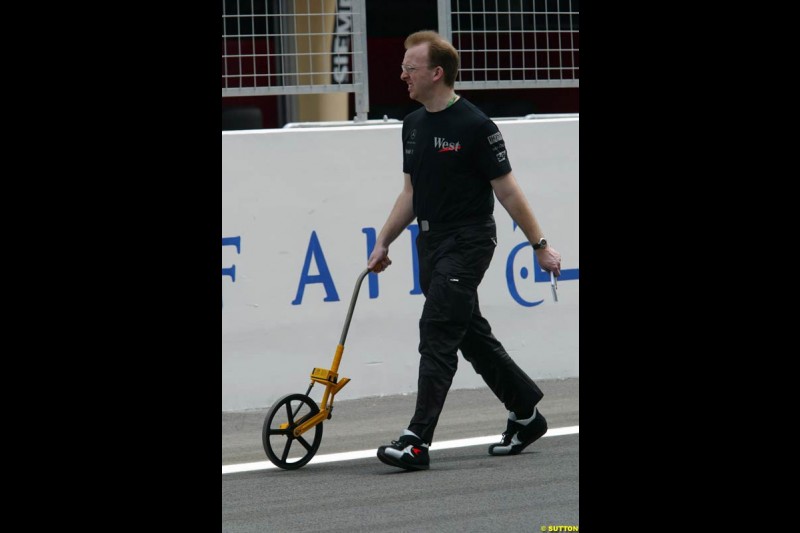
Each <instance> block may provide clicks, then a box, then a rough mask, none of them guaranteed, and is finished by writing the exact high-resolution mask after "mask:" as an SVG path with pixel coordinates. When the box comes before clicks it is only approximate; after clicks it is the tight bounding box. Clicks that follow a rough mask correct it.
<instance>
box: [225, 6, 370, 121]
mask: <svg viewBox="0 0 800 533" xmlns="http://www.w3.org/2000/svg"><path fill="white" fill-rule="evenodd" d="M222 28H223V29H222V96H223V97H231V96H262V95H289V94H319V93H341V92H347V93H354V94H355V108H356V121H366V120H367V112H368V111H369V87H368V83H367V31H366V8H365V0H222Z"/></svg>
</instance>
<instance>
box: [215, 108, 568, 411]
mask: <svg viewBox="0 0 800 533" xmlns="http://www.w3.org/2000/svg"><path fill="white" fill-rule="evenodd" d="M497 124H498V127H499V128H500V130H501V132H502V133H503V137H504V139H505V141H506V147H507V149H508V156H509V160H510V162H511V165H512V167H513V169H514V174H515V176H516V177H517V180H518V181H519V182H520V184H521V186H522V188H523V189H524V190H525V192H526V194H527V196H528V200H529V201H530V203H531V205H532V207H533V210H534V213H535V214H536V217H537V218H538V220H539V223H540V224H541V226H542V228H543V230H544V232H545V235H546V237H547V239H548V241H549V242H550V243H551V244H553V245H554V246H555V247H556V248H557V249H558V250H559V251H560V252H561V254H562V256H563V259H562V268H563V269H564V272H563V275H562V278H561V279H560V280H559V284H558V298H559V301H558V303H554V302H553V298H552V295H551V292H550V284H549V277H548V276H546V275H545V274H544V272H542V271H541V270H540V269H539V268H538V264H535V263H534V254H533V251H532V249H531V247H530V245H525V244H524V243H525V242H526V240H525V237H524V235H523V234H522V232H521V230H519V229H515V228H514V226H513V223H512V221H511V218H510V217H509V216H508V214H507V213H506V211H505V210H504V209H503V207H502V206H501V205H500V203H499V202H497V201H495V219H496V221H497V232H498V246H497V249H496V251H495V256H494V259H493V261H492V265H491V267H490V268H489V270H488V272H487V273H486V276H485V278H484V281H483V283H482V284H481V286H480V289H479V296H480V302H481V310H482V312H483V314H484V316H486V317H487V319H488V320H489V322H490V323H491V324H492V327H493V330H494V333H495V335H496V336H497V337H498V339H500V341H501V342H502V343H503V344H504V345H505V347H506V349H507V350H508V352H509V353H510V354H511V356H512V357H513V358H514V359H515V360H516V361H517V362H518V364H519V365H520V366H521V367H522V368H523V369H525V370H526V371H527V372H528V374H529V375H530V376H531V377H532V378H533V379H546V378H565V377H577V376H578V264H579V262H578V126H579V121H578V119H577V118H560V119H547V120H544V119H538V120H520V121H498V122H497ZM400 131H401V126H400V125H377V126H344V127H335V128H333V127H329V128H307V129H303V128H300V129H289V130H258V131H244V132H238V131H233V132H223V134H222V236H223V239H222V306H223V307H222V410H223V411H229V410H239V409H249V408H258V407H266V406H268V405H270V404H272V403H273V402H274V401H275V400H276V399H277V398H278V397H280V396H282V395H284V394H288V393H291V392H305V390H306V388H307V387H308V384H309V383H310V380H309V375H310V374H311V371H312V369H313V368H314V367H320V368H330V365H331V362H332V360H333V355H334V351H335V349H336V345H337V344H338V342H339V337H340V335H341V331H342V327H343V325H344V320H345V317H346V314H347V307H348V305H349V303H350V298H351V295H352V292H353V288H354V286H355V282H356V279H357V277H358V275H359V274H360V273H361V272H362V271H363V270H364V269H365V268H366V260H367V256H368V246H371V243H372V242H374V239H375V237H376V235H377V233H378V232H380V229H381V227H382V226H383V223H384V222H385V220H386V217H387V215H388V214H389V211H390V210H391V208H392V205H393V204H394V201H395V199H396V197H397V194H398V193H399V192H400V190H401V188H402V184H403V174H402V161H401V150H402V146H401V140H400ZM417 230H418V228H417V227H416V223H415V224H413V225H412V226H410V228H409V229H407V230H406V231H404V232H403V234H402V235H400V237H399V238H398V239H397V240H396V241H395V243H394V244H393V245H392V246H391V247H390V250H389V256H390V257H391V258H392V261H393V264H392V266H391V267H389V269H388V270H387V271H385V272H383V273H381V274H380V275H374V274H370V275H369V276H367V278H366V279H365V280H364V283H363V285H362V287H361V292H360V295H359V298H358V302H357V304H356V308H355V313H354V314H353V320H352V324H351V326H350V330H349V334H348V337H347V342H346V344H345V350H344V355H343V357H342V363H341V366H340V367H339V375H340V376H342V377H349V378H351V379H352V381H351V382H350V383H349V384H348V385H347V386H346V387H344V388H343V389H342V391H341V392H340V393H339V394H338V395H337V398H338V399H348V398H360V397H365V396H374V395H385V394H397V393H411V392H414V391H416V388H417V368H418V363H419V354H418V352H417V346H418V342H419V338H418V320H419V315H420V313H421V310H422V305H423V300H424V297H423V296H422V294H421V293H420V291H419V287H418V283H417V282H416V280H415V254H414V253H413V251H412V246H413V237H414V235H415V234H416V233H415V232H416V231H417ZM484 385H485V384H484V382H483V381H482V380H481V378H480V377H479V376H478V375H477V374H476V373H475V372H474V370H473V369H472V366H471V365H470V364H469V363H467V362H466V361H465V360H464V359H463V357H460V356H459V370H458V372H457V374H456V377H455V380H454V382H453V388H474V387H482V386H484ZM321 392H322V387H321V386H319V385H315V387H314V390H313V391H312V393H311V396H312V397H313V398H314V399H315V400H317V401H319V400H320V398H321Z"/></svg>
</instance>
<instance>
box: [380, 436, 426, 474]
mask: <svg viewBox="0 0 800 533" xmlns="http://www.w3.org/2000/svg"><path fill="white" fill-rule="evenodd" d="M428 448H429V446H428V445H427V444H424V443H423V442H422V439H420V438H419V437H416V436H415V435H402V436H401V437H400V438H399V439H398V440H395V441H392V444H391V445H389V446H381V447H380V448H378V459H380V460H381V461H382V462H384V463H386V464H387V465H390V466H396V467H398V468H405V469H406V470H427V469H428V468H430V462H431V461H430V457H428Z"/></svg>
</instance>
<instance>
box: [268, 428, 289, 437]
mask: <svg viewBox="0 0 800 533" xmlns="http://www.w3.org/2000/svg"><path fill="white" fill-rule="evenodd" d="M267 435H270V436H273V435H283V436H284V437H288V436H290V435H291V430H289V429H270V430H269V432H267Z"/></svg>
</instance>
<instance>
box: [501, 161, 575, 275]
mask: <svg viewBox="0 0 800 533" xmlns="http://www.w3.org/2000/svg"><path fill="white" fill-rule="evenodd" d="M490 183H491V184H492V188H493V189H494V194H495V196H497V200H498V201H499V202H500V203H501V204H502V206H503V207H504V208H505V209H506V211H508V214H509V215H511V218H513V219H514V221H515V222H516V223H517V226H519V227H520V228H521V229H522V232H523V233H524V234H525V236H526V237H527V238H528V242H530V243H531V244H534V243H537V242H539V239H541V238H543V237H544V233H543V232H542V229H541V228H540V227H539V223H538V222H537V221H536V217H535V216H534V215H533V210H532V209H531V207H530V205H529V204H528V200H527V198H526V197H525V193H524V192H522V189H521V188H520V186H519V184H518V183H517V180H516V178H515V177H514V174H513V173H512V172H509V173H508V174H505V175H503V176H500V177H499V178H495V179H493V180H492V181H490ZM536 259H537V260H538V261H539V265H540V266H541V267H542V269H544V270H547V271H548V272H552V273H553V274H555V275H556V276H560V275H561V254H560V253H558V251H557V250H555V249H554V248H553V247H552V246H550V245H549V244H548V245H547V247H546V248H540V249H539V250H536Z"/></svg>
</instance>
